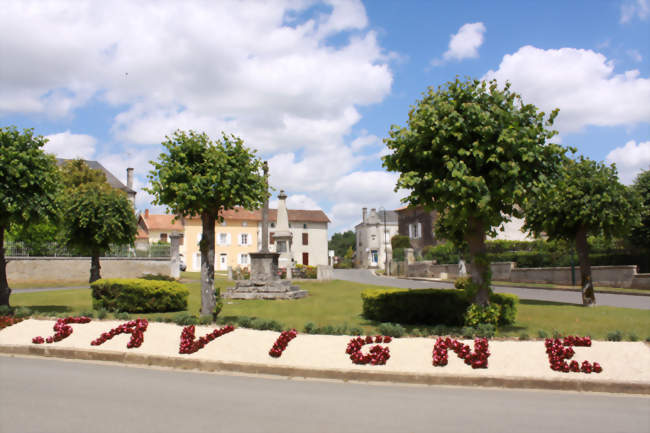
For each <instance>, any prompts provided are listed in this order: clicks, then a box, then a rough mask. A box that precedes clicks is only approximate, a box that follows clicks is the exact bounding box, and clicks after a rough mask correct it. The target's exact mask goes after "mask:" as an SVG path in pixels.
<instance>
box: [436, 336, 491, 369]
mask: <svg viewBox="0 0 650 433" xmlns="http://www.w3.org/2000/svg"><path fill="white" fill-rule="evenodd" d="M449 349H451V350H453V351H454V352H456V355H458V357H459V358H460V359H462V360H464V361H465V364H467V365H471V366H472V368H487V367H488V361H487V359H488V357H489V356H490V351H489V350H488V341H487V338H477V339H475V340H474V352H472V349H471V348H470V347H469V346H468V345H466V344H463V343H461V342H460V341H458V340H455V339H451V338H449V337H447V338H445V339H443V338H438V339H437V340H436V344H435V345H434V346H433V365H434V366H436V367H444V366H445V365H447V363H448V362H449V355H448V352H449Z"/></svg>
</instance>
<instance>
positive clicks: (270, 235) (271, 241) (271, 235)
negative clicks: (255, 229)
mask: <svg viewBox="0 0 650 433" xmlns="http://www.w3.org/2000/svg"><path fill="white" fill-rule="evenodd" d="M274 243H275V238H274V237H273V233H270V234H269V244H271V245H273V244H274Z"/></svg>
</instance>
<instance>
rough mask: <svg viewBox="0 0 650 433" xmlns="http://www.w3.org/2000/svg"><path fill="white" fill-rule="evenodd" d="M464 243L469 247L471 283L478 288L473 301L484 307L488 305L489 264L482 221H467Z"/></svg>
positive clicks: (471, 219) (473, 219)
mask: <svg viewBox="0 0 650 433" xmlns="http://www.w3.org/2000/svg"><path fill="white" fill-rule="evenodd" d="M465 241H467V244H468V246H469V255H470V260H471V263H470V265H469V271H470V274H471V276H472V282H474V284H476V285H477V286H478V291H477V292H476V296H474V299H473V301H474V302H475V303H476V304H478V305H482V306H485V305H488V304H489V303H490V263H489V262H488V260H487V249H486V247H485V227H484V224H483V221H480V220H478V219H475V218H470V219H469V228H468V231H467V233H466V234H465Z"/></svg>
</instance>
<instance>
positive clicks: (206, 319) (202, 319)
mask: <svg viewBox="0 0 650 433" xmlns="http://www.w3.org/2000/svg"><path fill="white" fill-rule="evenodd" d="M211 323H212V317H210V316H201V317H199V325H209V324H211Z"/></svg>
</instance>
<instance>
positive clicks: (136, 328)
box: [90, 319, 149, 349]
mask: <svg viewBox="0 0 650 433" xmlns="http://www.w3.org/2000/svg"><path fill="white" fill-rule="evenodd" d="M147 326H149V322H148V321H147V319H136V320H131V321H130V322H126V323H123V324H121V325H120V326H118V327H117V328H113V329H111V330H110V331H108V332H102V335H100V336H99V338H97V339H96V340H93V341H91V342H90V344H91V345H92V346H99V345H100V344H104V343H105V342H106V341H108V340H110V339H111V338H113V337H115V336H116V335H119V334H131V339H130V340H129V342H128V343H127V344H126V347H127V349H132V348H134V347H140V346H142V342H143V341H144V332H145V331H146V330H147Z"/></svg>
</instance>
